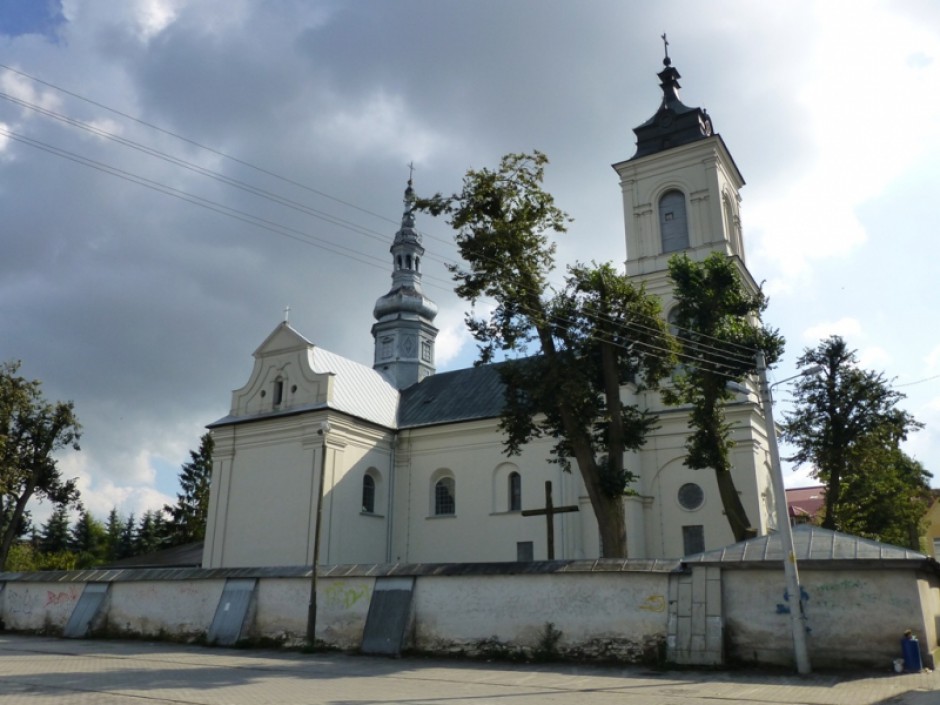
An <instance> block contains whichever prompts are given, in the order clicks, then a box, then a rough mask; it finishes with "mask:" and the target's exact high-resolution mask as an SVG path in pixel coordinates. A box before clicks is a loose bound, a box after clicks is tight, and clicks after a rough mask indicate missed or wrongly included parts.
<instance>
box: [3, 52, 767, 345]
mask: <svg viewBox="0 0 940 705" xmlns="http://www.w3.org/2000/svg"><path fill="white" fill-rule="evenodd" d="M0 67H2V68H5V69H7V70H8V71H12V72H13V73H16V74H18V75H21V76H24V77H26V78H29V79H31V80H34V81H36V82H38V83H40V84H42V85H46V86H49V87H50V88H53V89H55V90H58V91H61V92H63V93H65V94H67V95H70V96H72V97H75V98H77V99H79V100H82V101H84V102H87V103H89V104H91V105H95V106H97V107H100V108H102V109H104V110H107V111H109V112H111V113H114V114H116V115H120V116H122V117H125V118H127V119H129V120H132V121H134V122H136V123H138V124H141V125H143V126H145V127H148V128H150V129H153V130H156V131H158V132H160V133H163V134H167V135H169V136H172V137H174V138H175V139H179V140H181V141H183V142H186V143H188V144H191V145H193V146H196V147H198V148H200V149H204V150H206V151H208V152H210V153H213V154H216V155H218V156H222V157H224V158H226V159H229V160H231V161H233V162H235V163H239V164H242V165H244V166H247V167H249V168H251V169H254V170H256V171H258V172H260V173H264V174H267V175H270V176H272V177H274V178H277V179H279V180H281V181H283V182H285V183H290V184H292V185H295V186H298V187H300V188H303V189H305V190H307V191H309V192H312V193H315V194H317V195H320V196H323V197H325V198H329V199H331V200H333V201H335V202H338V203H341V204H343V205H346V206H349V207H352V208H354V209H356V210H359V211H361V212H363V213H367V214H369V215H372V216H375V217H378V218H381V219H382V220H386V221H388V222H392V223H394V222H395V221H393V220H391V219H389V218H385V217H384V216H380V215H378V214H376V213H374V212H372V211H369V210H367V209H364V208H361V207H359V206H356V205H354V204H352V203H349V202H347V201H344V200H342V199H339V198H336V197H334V196H331V195H330V194H327V193H325V192H322V191H319V190H317V189H313V188H312V187H309V186H307V185H305V184H302V183H300V182H297V181H295V180H293V179H289V178H287V177H283V176H281V175H279V174H277V173H275V172H273V171H270V170H267V169H264V168H262V167H257V166H256V165H253V164H251V163H249V162H246V161H244V160H241V159H238V158H236V157H233V156H231V155H228V154H226V153H224V152H221V151H219V150H216V149H214V148H211V147H208V146H206V145H203V144H201V143H199V142H196V141H195V140H192V139H190V138H187V137H185V136H183V135H180V134H178V133H176V132H172V131H170V130H166V129H165V128H161V127H159V126H157V125H154V124H152V123H149V122H146V121H144V120H141V119H140V118H137V117H135V116H132V115H129V114H127V113H124V112H122V111H119V110H116V109H114V108H111V107H109V106H107V105H104V104H103V103H100V102H97V101H94V100H91V99H89V98H86V97H85V96H82V95H80V94H78V93H74V92H72V91H69V90H67V89H64V88H61V87H60V86H56V85H55V84H52V83H49V82H47V81H44V80H43V79H40V78H38V77H35V76H32V75H30V74H27V73H25V72H22V71H18V70H17V69H13V68H11V67H9V66H7V65H5V64H0ZM0 98H3V99H6V100H8V101H10V102H13V103H15V104H17V105H20V106H21V107H24V108H28V109H30V110H34V111H36V112H38V113H40V114H42V115H44V116H46V117H49V118H52V119H55V120H58V121H60V122H63V123H65V124H68V125H71V126H73V127H77V128H80V129H83V130H86V131H88V132H91V133H92V134H96V135H98V136H100V137H104V138H106V139H109V140H112V141H114V142H117V143H119V144H122V145H124V146H126V147H129V148H132V149H135V150H137V151H140V152H142V153H145V154H148V155H150V156H153V157H156V158H159V159H162V160H164V161H166V162H168V163H170V164H173V165H175V166H179V167H182V168H185V169H187V170H190V171H193V172H194V173H198V174H200V175H203V176H207V177H209V178H212V179H215V180H217V181H219V182H221V183H223V184H225V185H228V186H231V187H234V188H238V189H240V190H243V191H245V192H248V193H251V194H253V195H255V196H257V197H260V198H264V199H267V200H270V201H272V202H275V203H277V204H279V205H282V206H285V207H288V208H292V209H294V210H297V211H300V212H303V213H305V214H307V215H311V216H313V217H316V218H319V219H322V220H324V221H326V222H328V223H330V224H333V225H337V226H340V227H344V228H347V229H349V230H351V231H353V232H356V233H358V234H361V235H364V236H366V237H370V238H372V239H376V240H378V241H380V242H383V243H385V242H387V239H386V238H385V236H383V235H381V234H379V233H377V232H376V231H374V230H371V229H370V228H367V227H365V226H362V225H359V224H357V223H353V222H351V221H349V220H346V219H343V218H339V217H338V216H334V215H332V214H328V213H325V212H323V211H320V210H319V209H315V208H312V207H310V206H307V205H305V204H302V203H299V202H297V201H294V200H292V199H289V198H286V197H283V196H281V195H279V194H276V193H273V192H271V191H268V190H266V189H261V188H259V187H256V186H253V185H251V184H248V183H246V182H244V181H241V180H238V179H234V178H231V177H228V176H226V175H224V174H221V173H219V172H216V171H213V170H211V169H207V168H205V167H202V166H200V165H198V164H194V163H192V162H189V161H186V160H183V159H180V158H177V157H174V156H172V155H169V154H167V153H165V152H162V151H160V150H157V149H153V148H151V147H148V146H146V145H143V144H140V143H138V142H135V141H133V140H129V139H127V138H124V137H121V136H119V135H115V134H113V133H111V132H109V131H107V130H103V129H101V128H98V127H96V126H93V125H89V124H88V123H85V122H83V121H80V120H76V119H74V118H71V117H69V116H67V115H63V114H61V113H56V112H54V111H51V110H48V109H46V108H43V107H42V106H39V105H36V104H34V103H30V102H28V101H24V100H22V99H19V98H16V97H14V96H11V95H9V94H6V93H0ZM6 134H7V135H8V136H10V137H11V138H12V139H15V140H17V141H20V142H23V143H25V144H28V145H31V146H33V147H35V148H39V149H42V150H44V151H47V152H49V153H51V154H54V155H57V156H60V157H63V158H66V159H69V160H71V161H74V162H76V163H79V164H82V165H84V166H88V167H91V168H95V169H98V170H99V171H103V172H105V173H108V174H111V175H113V176H118V177H120V178H123V179H125V180H128V181H131V182H133V183H137V184H139V185H143V186H146V187H148V188H151V189H153V190H156V191H158V192H161V193H164V194H166V195H172V196H174V197H176V198H180V199H181V200H184V201H187V202H189V203H192V204H195V205H199V206H202V207H206V208H208V209H209V210H213V211H215V212H218V213H221V214H223V215H228V216H229V217H233V218H236V219H238V220H242V221H244V222H247V223H250V224H252V225H255V226H257V227H261V228H263V229H266V230H269V231H271V232H274V233H276V234H280V235H283V236H286V237H291V238H292V239H295V240H298V241H301V242H304V243H306V244H314V245H315V246H319V247H322V248H324V249H326V250H328V251H330V252H333V253H335V254H339V255H341V256H346V257H349V258H351V259H353V260H355V261H359V262H361V263H364V264H369V265H370V266H376V267H380V268H383V269H384V268H385V266H384V265H378V264H376V262H377V261H378V260H377V259H376V258H374V257H372V256H370V255H367V254H364V253H362V252H361V251H358V250H355V249H353V248H350V247H346V246H343V245H335V244H333V243H329V242H326V241H324V240H323V239H322V238H317V237H315V236H312V235H310V234H308V233H305V232H303V231H300V230H297V229H294V228H290V227H288V226H284V225H281V224H279V223H275V222H273V221H270V220H267V219H265V218H261V217H259V216H255V215H253V214H251V213H247V212H245V211H240V210H237V209H233V208H230V207H228V206H225V205H223V204H220V203H217V202H214V201H210V200H208V199H204V198H202V197H199V196H195V195H193V194H190V193H188V192H185V191H183V190H181V189H176V188H173V187H169V186H167V185H165V184H160V183H159V182H156V181H153V180H151V179H147V178H146V177H142V176H140V175H137V174H132V173H131V172H127V171H125V170H122V169H118V168H117V167H112V166H109V165H106V164H103V163H101V162H97V161H95V160H91V159H89V158H86V157H81V156H80V155H76V154H75V153H73V152H68V151H67V150H63V149H60V148H57V147H53V146H52V145H49V144H48V143H44V142H40V141H38V140H33V139H31V138H28V137H25V136H23V135H19V134H17V133H14V132H12V131H7V132H6ZM433 239H435V240H439V241H441V242H446V241H444V240H442V239H440V238H433ZM311 241H312V242H311ZM429 254H431V259H436V260H438V261H439V262H441V263H443V264H445V265H446V266H450V262H449V261H448V260H446V259H444V258H441V257H440V256H437V255H435V254H433V253H429ZM362 257H368V258H369V259H371V260H373V261H371V262H367V261H365V260H363V259H362ZM491 261H495V260H491ZM429 278H430V279H433V277H429ZM438 281H443V280H440V279H438ZM448 284H449V283H448ZM431 286H435V285H433V284H431ZM435 288H441V289H443V290H450V287H447V288H445V287H440V286H437V287H435ZM532 293H539V294H540V293H541V292H532ZM583 315H585V317H587V318H589V319H592V320H596V321H599V322H600V321H605V320H606V321H607V322H610V323H612V324H614V325H621V326H624V327H625V328H626V329H627V330H628V331H629V332H632V333H634V334H637V339H635V340H634V341H632V342H631V345H633V346H636V345H641V344H643V343H642V336H643V335H644V334H648V333H650V332H657V331H658V329H657V328H655V327H653V326H644V325H643V324H640V323H638V322H635V321H631V322H623V321H618V320H616V319H613V318H609V317H607V318H606V319H605V317H604V316H603V315H601V314H599V313H596V314H583ZM569 323H571V322H570V321H569ZM673 327H674V328H676V326H673ZM679 330H680V331H682V330H685V331H686V332H687V333H689V334H690V336H689V337H694V338H695V341H694V345H695V346H696V347H697V348H698V349H699V352H700V353H708V352H711V353H715V354H718V355H721V356H724V357H728V358H731V359H732V360H735V361H737V362H738V363H739V364H744V363H747V362H749V357H750V355H753V354H754V353H755V352H756V351H755V350H752V349H750V348H748V347H746V346H742V345H740V344H738V343H734V342H733V341H727V340H721V339H719V338H715V337H712V336H709V335H706V334H703V333H700V332H696V331H690V330H687V329H681V328H679ZM704 340H711V341H714V342H715V343H717V344H718V345H720V346H722V347H717V346H716V345H709V344H706V343H705V342H703V341H704ZM608 342H609V341H608ZM730 348H737V349H739V350H743V351H746V353H747V354H748V357H747V358H745V357H744V356H742V355H739V354H736V353H733V352H732V351H731V350H730ZM660 350H661V351H664V352H665V351H666V350H665V349H662V348H660ZM683 355H684V357H686V358H687V359H689V360H690V361H691V360H695V361H697V362H699V363H701V362H705V359H704V358H702V357H695V356H693V355H689V354H688V353H683ZM714 364H718V363H717V362H715V363H714Z"/></svg>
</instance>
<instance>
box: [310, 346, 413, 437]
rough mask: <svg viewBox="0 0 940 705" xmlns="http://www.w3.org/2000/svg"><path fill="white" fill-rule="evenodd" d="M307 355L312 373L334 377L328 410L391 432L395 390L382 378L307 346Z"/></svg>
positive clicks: (352, 362) (395, 410)
mask: <svg viewBox="0 0 940 705" xmlns="http://www.w3.org/2000/svg"><path fill="white" fill-rule="evenodd" d="M308 354H309V359H310V367H311V368H312V369H313V371H314V372H316V373H318V374H323V373H329V374H332V375H334V378H333V395H332V399H331V400H330V404H329V406H330V408H331V409H335V410H336V411H342V412H345V413H347V414H350V415H352V416H355V417H357V418H360V419H365V420H366V421H372V422H373V423H377V424H380V425H382V426H385V427H387V428H395V425H396V424H395V421H396V416H397V412H398V390H397V389H396V388H395V387H394V385H392V384H390V383H389V381H388V380H387V379H385V377H383V376H382V375H381V374H380V373H378V372H376V371H375V370H373V369H372V368H371V367H366V366H365V365H362V364H360V363H358V362H354V361H353V360H349V359H347V358H345V357H343V356H342V355H337V354H336V353H331V352H330V351H329V350H324V349H323V348H321V347H316V346H311V349H310V352H309V353H308Z"/></svg>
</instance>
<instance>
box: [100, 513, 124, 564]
mask: <svg viewBox="0 0 940 705" xmlns="http://www.w3.org/2000/svg"><path fill="white" fill-rule="evenodd" d="M126 526H127V524H126V522H125V521H124V520H123V519H122V518H121V515H120V514H118V510H117V507H112V508H111V511H110V512H109V513H108V522H107V523H106V524H105V528H104V545H105V556H106V559H107V560H108V561H117V560H120V559H121V558H124V556H123V555H122V554H121V538H122V536H123V535H124V531H125V530H126Z"/></svg>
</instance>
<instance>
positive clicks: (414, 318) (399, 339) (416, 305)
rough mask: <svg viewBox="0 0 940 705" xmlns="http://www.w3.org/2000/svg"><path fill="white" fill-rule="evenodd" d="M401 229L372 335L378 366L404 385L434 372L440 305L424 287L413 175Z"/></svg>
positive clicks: (375, 362) (389, 376)
mask: <svg viewBox="0 0 940 705" xmlns="http://www.w3.org/2000/svg"><path fill="white" fill-rule="evenodd" d="M404 203H405V210H404V213H403V214H402V217H401V228H399V230H398V232H397V233H395V239H394V241H393V242H392V247H391V250H390V251H391V253H392V288H391V289H390V290H389V292H388V293H387V294H385V296H382V297H380V298H379V299H378V301H376V302H375V309H374V310H373V312H372V315H373V316H375V320H376V322H375V324H373V326H372V337H373V338H374V339H375V361H374V363H373V365H372V367H373V369H375V370H376V371H378V372H380V373H381V374H382V375H384V376H385V377H386V379H388V381H389V382H391V383H392V384H394V385H395V386H396V387H397V388H398V389H405V388H406V387H410V386H411V385H412V384H415V383H416V382H420V381H421V380H422V379H424V378H425V377H427V376H428V375H432V374H434V341H435V339H436V338H437V328H435V327H434V317H435V316H437V306H436V305H435V304H434V302H433V301H431V300H430V299H429V298H427V297H426V296H425V295H424V294H423V293H422V291H421V259H422V258H423V257H424V247H422V246H421V235H420V234H419V233H418V231H417V230H415V212H414V207H415V192H414V189H413V188H412V184H411V179H408V188H406V189H405V199H404Z"/></svg>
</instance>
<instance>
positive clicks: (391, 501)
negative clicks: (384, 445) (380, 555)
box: [385, 436, 398, 563]
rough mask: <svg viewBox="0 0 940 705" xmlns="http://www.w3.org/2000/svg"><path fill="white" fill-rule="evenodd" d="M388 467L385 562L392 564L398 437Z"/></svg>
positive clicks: (392, 447) (394, 440) (395, 439)
mask: <svg viewBox="0 0 940 705" xmlns="http://www.w3.org/2000/svg"><path fill="white" fill-rule="evenodd" d="M390 445H391V449H390V451H391V452H390V454H389V456H390V457H389V465H388V501H387V502H386V505H387V506H386V507H385V516H386V519H385V561H386V563H392V549H393V548H394V544H393V542H392V527H393V526H394V525H395V461H396V453H395V451H396V450H397V449H398V436H392V442H391V444H390Z"/></svg>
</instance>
